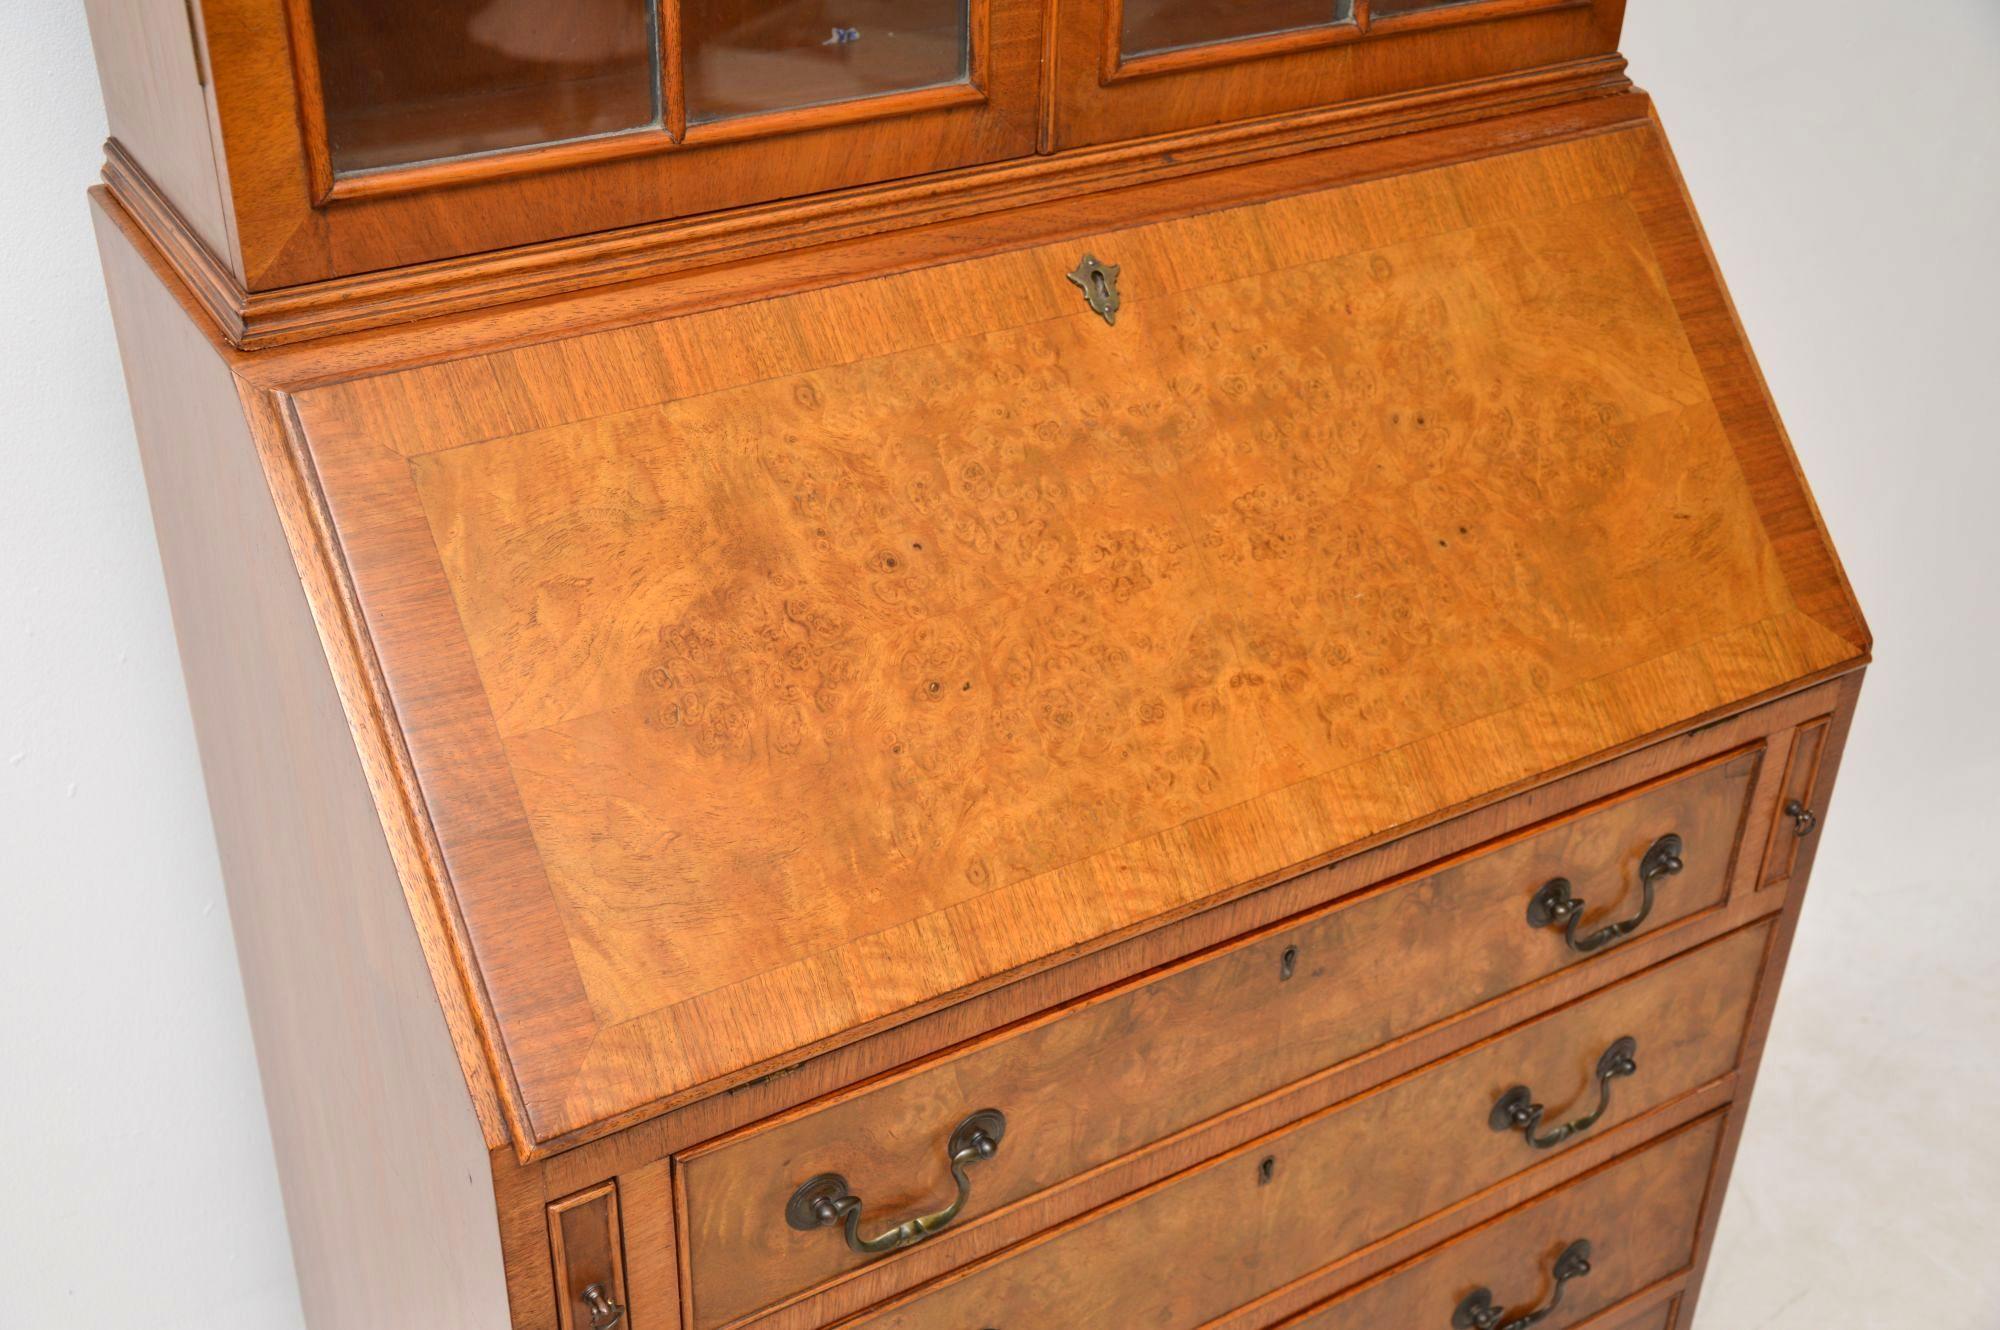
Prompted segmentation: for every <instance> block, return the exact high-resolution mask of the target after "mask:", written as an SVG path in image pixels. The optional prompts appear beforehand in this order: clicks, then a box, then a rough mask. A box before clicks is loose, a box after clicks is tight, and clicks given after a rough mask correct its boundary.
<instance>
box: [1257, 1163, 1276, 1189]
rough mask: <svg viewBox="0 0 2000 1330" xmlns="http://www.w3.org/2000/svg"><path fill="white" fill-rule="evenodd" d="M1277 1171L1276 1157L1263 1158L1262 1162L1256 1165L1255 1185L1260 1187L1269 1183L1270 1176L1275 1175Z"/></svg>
mask: <svg viewBox="0 0 2000 1330" xmlns="http://www.w3.org/2000/svg"><path fill="white" fill-rule="evenodd" d="M1277 1171H1278V1156H1276V1155H1266V1156H1264V1160H1263V1162H1262V1163H1260V1164H1258V1165H1257V1185H1258V1186H1260V1187H1262V1186H1264V1185H1266V1184H1267V1183H1269V1182H1270V1181H1271V1178H1272V1176H1273V1175H1274V1174H1276V1173H1277Z"/></svg>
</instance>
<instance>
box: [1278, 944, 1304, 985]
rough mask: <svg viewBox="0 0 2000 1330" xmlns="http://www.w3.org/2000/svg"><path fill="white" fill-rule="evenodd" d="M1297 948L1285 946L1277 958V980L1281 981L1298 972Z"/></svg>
mask: <svg viewBox="0 0 2000 1330" xmlns="http://www.w3.org/2000/svg"><path fill="white" fill-rule="evenodd" d="M1298 969H1299V949H1298V948H1297V947H1286V948H1285V954H1284V955H1282V956H1280V957H1279V958H1278V980H1279V982H1281V983H1282V982H1283V981H1285V980H1287V979H1289V978H1291V977H1292V976H1293V975H1294V974H1297V973H1298Z"/></svg>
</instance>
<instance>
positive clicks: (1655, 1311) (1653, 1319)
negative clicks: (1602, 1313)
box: [1604, 1302, 1674, 1330]
mask: <svg viewBox="0 0 2000 1330" xmlns="http://www.w3.org/2000/svg"><path fill="white" fill-rule="evenodd" d="M1673 1325H1674V1305H1673V1304H1672V1303H1671V1302H1670V1303H1667V1304H1666V1305H1665V1306H1663V1307H1654V1308H1652V1309H1650V1310H1648V1311H1643V1312H1638V1313H1635V1314H1634V1315H1631V1316H1627V1317H1625V1318H1623V1319H1619V1318H1616V1317H1614V1318H1612V1319H1611V1320H1609V1321H1607V1322H1606V1323H1605V1325H1604V1330H1673Z"/></svg>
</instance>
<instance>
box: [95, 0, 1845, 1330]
mask: <svg viewBox="0 0 2000 1330" xmlns="http://www.w3.org/2000/svg"><path fill="white" fill-rule="evenodd" d="M88 2H89V5H90V9H91V19H92V26H93V32H94V36H95V40H96V46H97V52H98V58H99V61H100V65H101V73H102V79H103V85H104V93H105V98H106V101H107V104H108V108H109V116H110V123H111V127H112V134H113V137H112V139H111V142H110V143H109V145H108V148H107V161H106V166H105V172H104V184H103V185H102V186H101V187H100V188H98V189H97V190H96V191H95V192H94V196H93V203H94V217H95V221H96V225H97V228H98V234H99V238H100V243H101V247H102V253H103V262H104V268H105V275H106V280H107V282H108V284H109V288H110V293H111V301H112V306H113V310H114V313H115V316H116V323H117V329H118V336H119V342H120V346H121V349H122V353H123V356H124V362H125V367H126V373H127V376H128V383H129V386H130V392H131V400H132V408H133V412H134V415H135V417H136V421H137V426H138V435H139V440H140V445H141V449H142V452H143V455H144V461H145V467H146V472H147V476H148V480H149V484H150V486H151V491H152V495H153V502H154V511H155V516H156V519H157V525H158V533H159V541H160V546H161V551H162V554H163V557H164V561H165V566H166V571H167V579H168V585H169V589H170V591H171V595H172V600H173V608H174V614H175V622H176V625H177V629H178V632H179V635H180V640H181V647H182V653H183V659H184V662H185V669H186V676H187V684H188V690H189V693H190V696H191V699H192V706H193V711H194V715H195V719H196V722H197V725H198V729H199V733H200V738H201V752H202V760H203V765H204V771H205V774H206V779H207V784H208V791H209V795H210V799H211V801H212V804H213V808H214V814H215V820H216V829H217V835H218V838H219V842H220V845H221V851H222V859H223V864H224V868H225V871H226V874H227V877H228V882H229V889H230V900H231V911H232V918H233V921H234V926H235V929H236V934H237V940H238V943H239V947H240V950H241V954H242V964H243V976H244V984H245V988H246V990H247V993H248V997H249V1004H250V1010H251V1014H252V1020H253V1025H254V1029H255V1033H256V1040H257V1046H258V1050H259V1054H260V1058H261V1061H262V1066H263V1075H264V1085H265V1092H266V1097H267V1100H268V1105H269V1111H270V1117H271V1124H272V1131H273V1135H274V1137H275V1139H276V1144H277V1150H278V1156H279V1163H280V1166H281V1171H282V1175H283V1179H284V1194H285V1203H286V1209H287V1214H288V1218H289V1222H290V1227H291V1236H292V1241H293V1244H294V1247H295V1249H296V1252H297V1262H298V1270H299V1277H300V1281H301V1285H302V1289H303V1297H304V1306H305V1312H306V1316H307V1319H308V1321H309V1323H310V1324H311V1325H312V1326H313V1327H314V1330H347V1328H349V1327H365V1328H366V1330H383V1327H403V1326H409V1327H426V1328H429V1327H470V1328H473V1330H479V1328H483V1327H510V1326H511V1327H515V1328H516V1330H610V1328H611V1327H614V1326H622V1327H627V1328H628V1330H737V1328H739V1327H741V1328H745V1330H818V1328H819V1327H831V1326H835V1325H838V1326H843V1327H846V1326H852V1327H866V1328H867V1330H1195V1328H1196V1327H1214V1328H1218V1330H1219V1328H1222V1327H1227V1328H1228V1330H1266V1328H1268V1327H1287V1328H1292V1330H1361V1328H1363V1327H1367V1328H1368V1330H1384V1328H1385V1327H1386V1328H1388V1330H1404V1328H1406V1327H1407V1328H1409V1330H1453V1328H1456V1330H1501V1328H1502V1327H1507V1328H1510V1330H1518V1327H1523V1326H1526V1325H1528V1324H1531V1323H1534V1324H1539V1325H1541V1326H1543V1327H1545V1328H1546V1330H1564V1328H1567V1327H1591V1328H1592V1330H1687V1328H1688V1327H1689V1326H1690V1325H1692V1324H1695V1322H1696V1313H1695V1310H1694V1308H1695V1299H1696V1296H1697V1293H1698V1291H1699V1286H1700V1283H1701V1279H1702V1271H1703V1268H1704V1265H1705V1262H1706V1259H1707V1254H1708V1251H1709V1244H1710V1241H1711V1238H1712V1235H1713V1232H1714V1226H1715V1220H1716V1215H1717V1212H1718V1210H1719V1207H1720V1206H1721V1203H1722V1195H1723V1190H1724V1186H1725V1183H1726V1180H1727V1177H1728V1174H1729V1167H1730V1160H1731V1156H1732V1154H1733V1152H1734V1149H1735V1144H1736V1141H1737V1138H1738V1135H1739V1133H1740V1130H1741V1126H1742V1122H1743V1114H1744V1111H1745V1104H1746V1101H1747V1097H1748V1093H1749V1090H1750V1086H1751V1083H1752V1081H1753V1079H1754V1077H1755V1074H1756V1070H1757V1064H1758V1058H1759V1053H1760V1050H1761V1047H1762V1043H1763V1038H1764V1032H1765V1030H1766V1028H1767V1025H1768V1023H1769V1020H1770V1015H1771V1010H1772V1005H1773V1003H1774V1001H1775V999H1776V991H1777V986H1778V982H1779V979H1780V976H1781V974H1782V972H1783V970H1784V965H1785V957H1786V953H1787V949H1788V947H1789V945H1790V941H1791V937H1792V933H1793V929H1794V926H1795V923H1796V921H1797V918H1798V912H1799V909H1800V905H1801V901H1802V897H1803V895H1804V890H1805V885H1806V877H1807V872H1808V870H1809V868H1810V866H1811V864H1812V860H1813V852H1814V847H1815V844H1816V837H1815V835H1814V832H1815V829H1816V828H1817V826H1818V825H1819V823H1820V820H1821V819H1822V818H1823V817H1824V816H1825V814H1826V808H1827V800H1828V797H1829V795H1830V793H1831V789H1832V783H1833V775H1834V770H1835V767H1836V765H1837V763H1838V759H1839V756H1840V752H1841V749H1842V746H1843V742H1844V740H1845V737H1846V734H1847V730H1848V724H1849V720H1850V717H1851V716H1852V713H1853V708H1854V705H1855V699H1856V696H1857V692H1858V689H1859V685H1860V680H1861V672H1862V669H1863V666H1864V665H1865V664H1866V663H1867V660H1868V656H1869V637H1868V632H1867V629H1866V627H1865V626H1864V624H1863V622H1862V619H1861V616H1860V614H1859V612H1858V610H1857V608H1856V606H1855V603H1854V600H1853V598H1852V595H1851V593H1850V591H1849V589H1848V586H1847V583H1846V581H1845V579H1844V577H1843V575H1842V573H1841V569H1840V565H1839V563H1838V561H1837V559H1836V557H1835V554H1834V552H1833V549H1832V547H1831V545H1830V543H1829V541H1828V539H1827V535H1826V533H1825V531H1824V529H1823V528H1822V526H1821V523H1820V521H1819V517H1818V514H1817V512H1816V511H1815V509H1814V506H1813V502H1812V498H1811V496H1810V494H1809V493H1808V492H1807V489H1806V486H1805V483H1804V481H1803V479H1802V478H1801V476H1800V474H1799V471H1798V468H1797V465H1796V462H1795V459H1794V457H1793V455H1792V451H1791V448H1790V445H1789V443H1788V441H1787V439H1786V436H1785V433H1784V431H1783V428H1782V426H1781V425H1780V424H1779V421H1778V417H1777V415H1776V413H1775V411H1774V409H1773V407H1772V404H1771V401H1770V400H1769V397H1768V394H1767V392H1766V389H1765V386H1764V383H1763V381H1762V379H1761V377H1760V376H1759V373H1758V370H1757V367H1756V363H1755V361H1754V360H1753V359H1752V357H1751V353H1750V350H1749V348H1748V347H1747V346H1746V345H1745V342H1744V338H1743V334H1742V330H1741V328H1740V327H1739V325H1738V323H1737V320H1736V317H1735V314H1734V312H1733V310H1732V308H1731V306H1730V303H1729V298H1728V296H1727V294H1726V293H1725V291H1724V289H1723V286H1722V283H1721V279H1720V278H1719V276H1718V275H1717V272H1716V270H1715V267H1714V261H1713V258H1712V256H1711V254H1710V252H1709V250H1708V248H1707V246H1706V244H1705V242H1704V240H1703V237H1702V232H1701V228H1700V224H1699V223H1698V221H1697V220H1696V217H1695V214H1694V212H1693V210H1692V207H1691V205H1690V203H1689V200H1688V197H1687V194H1686V192H1685V190H1684V189H1683V186H1682V183H1681V179H1680V177H1679V175H1678V173H1677V171H1676V168H1675V165H1674V160H1673V156H1672V153H1671V151H1670V149H1669V147H1668V143H1667V140H1666V137H1665V135H1664V132H1663V130H1662V129H1661V126H1660V123H1659V121H1658V119H1657V118H1656V116H1655V114H1654V111H1653V108H1652V105H1651V103H1650V102H1649V101H1648V100H1647V98H1646V97H1645V96H1644V94H1642V93H1641V92H1639V91H1637V90H1635V89H1634V88H1633V86H1632V84H1631V83H1630V82H1629V81H1628V79H1627V78H1626V76H1625V63H1624V61H1623V59H1622V58H1621V57H1620V55H1619V54H1618V46H1619V31H1620V25H1621V22H1622V19H1623V10H1624V5H1623V4H1622V3H1621V0H1461V2H1459V3H1446V2H1444V0H1234V2H1231V3H1224V2H1222V0H1122V3H1121V0H772V2H767V3H750V2H749V0H565V2H564V3H562V4H551V3H545V2H544V0H88Z"/></svg>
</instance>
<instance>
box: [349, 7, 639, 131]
mask: <svg viewBox="0 0 2000 1330" xmlns="http://www.w3.org/2000/svg"><path fill="white" fill-rule="evenodd" d="M312 16H313V35H314V37H315V39H316V40H317V41H318V44H319V66H320V83H321V87H322V90H323V92H324V94H325V97H326V127H327V138H328V140H329V141H330V143H331V146H332V149H333V166H334V170H335V171H365V170H368V169H370V168H371V167H380V166H398V165H403V164H406V163H410V162H423V161H433V160H436V159H438V158H441V157H463V156H466V155H467V154H469V153H477V152H493V151H496V150H498V149H502V148H520V147H526V146H528V145H530V144H537V143H554V142H559V141H561V140H564V139H578V138H585V137H588V136H590V135H593V134H610V133H616V132H618V131H620V130H627V129H638V128H640V127H642V126H645V125H651V124H655V123H657V122H658V120H659V107H658V103H659V91H658V89H659V77H658V57H657V55H656V49H657V46H656V43H655V42H654V40H653V20H652V3H651V0H563V2H562V3H560V4H551V3H549V0H313V6H312Z"/></svg>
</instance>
